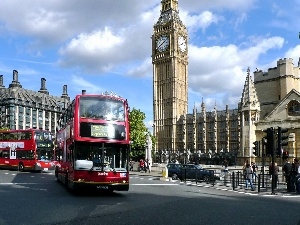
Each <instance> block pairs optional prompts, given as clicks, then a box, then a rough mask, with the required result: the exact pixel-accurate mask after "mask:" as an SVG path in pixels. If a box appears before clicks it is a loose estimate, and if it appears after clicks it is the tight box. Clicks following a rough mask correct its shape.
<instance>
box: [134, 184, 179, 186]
mask: <svg viewBox="0 0 300 225" xmlns="http://www.w3.org/2000/svg"><path fill="white" fill-rule="evenodd" d="M130 185H135V186H174V185H179V184H130Z"/></svg>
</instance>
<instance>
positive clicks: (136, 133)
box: [129, 108, 155, 160]
mask: <svg viewBox="0 0 300 225" xmlns="http://www.w3.org/2000/svg"><path fill="white" fill-rule="evenodd" d="M145 119H146V115H145V113H143V112H141V111H140V110H137V109H135V108H133V109H132V110H131V111H130V114H129V123H130V140H131V142H132V145H131V153H130V156H131V158H133V159H135V160H138V159H140V158H144V157H145V146H146V141H147V136H148V135H150V136H151V139H152V141H153V140H155V138H153V137H152V135H151V133H150V132H149V131H148V129H147V127H146V125H145V123H144V120H145ZM152 143H153V142H152ZM152 145H153V144H152Z"/></svg>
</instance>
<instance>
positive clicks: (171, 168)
mask: <svg viewBox="0 0 300 225" xmlns="http://www.w3.org/2000/svg"><path fill="white" fill-rule="evenodd" d="M181 167H182V164H179V163H168V165H167V169H168V177H172V180H177V179H178V174H179V173H181V170H180V169H181Z"/></svg>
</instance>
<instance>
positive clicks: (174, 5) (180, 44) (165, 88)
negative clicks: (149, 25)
mask: <svg viewBox="0 0 300 225" xmlns="http://www.w3.org/2000/svg"><path fill="white" fill-rule="evenodd" d="M187 41H188V34H187V29H186V27H185V25H184V24H183V23H182V21H181V20H180V18H179V10H178V0H161V14H160V17H159V19H158V21H157V23H156V24H154V29H153V35H152V64H153V112H154V115H153V118H154V127H153V132H154V136H155V137H156V139H157V143H156V146H155V150H156V151H157V150H169V151H173V152H175V151H177V150H179V149H182V148H184V144H183V143H184V142H185V141H184V140H183V137H181V136H180V135H178V136H177V134H179V133H182V131H181V132H177V131H176V129H178V128H179V127H178V126H177V124H178V121H179V119H180V118H181V117H182V116H184V117H185V115H186V114H187V110H188V97H187V93H188V48H187V47H188V43H187ZM179 129H183V127H181V128H179Z"/></svg>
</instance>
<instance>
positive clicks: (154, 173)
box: [129, 164, 300, 196]
mask: <svg viewBox="0 0 300 225" xmlns="http://www.w3.org/2000/svg"><path fill="white" fill-rule="evenodd" d="M164 168H165V167H164V165H161V164H160V165H158V166H153V167H152V168H151V172H150V173H149V171H147V172H144V171H141V172H138V170H137V168H136V167H134V169H133V171H130V172H129V174H130V175H138V176H149V177H155V178H157V179H158V180H163V181H172V178H171V177H167V178H166V177H164V176H163V170H164ZM221 168H222V167H221ZM221 168H220V166H210V167H207V169H215V170H219V171H220V170H221ZM223 168H224V167H223ZM240 169H241V168H238V167H236V168H235V167H234V168H229V170H230V171H234V170H240ZM280 181H281V180H280ZM180 183H181V184H186V185H197V186H205V187H207V188H227V189H228V190H233V188H232V185H231V184H230V183H226V182H224V180H216V181H215V183H214V185H212V184H211V183H204V182H197V184H196V182H195V181H186V182H184V181H180ZM235 191H244V192H249V193H256V194H259V195H272V188H271V186H267V187H265V188H260V192H258V188H257V187H256V188H255V191H251V189H250V188H249V189H248V190H245V184H243V185H241V186H238V187H236V188H235ZM274 193H275V195H299V194H297V193H295V192H288V191H287V188H286V184H285V183H284V182H279V185H278V188H277V189H275V190H274ZM299 196H300V195H299Z"/></svg>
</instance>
